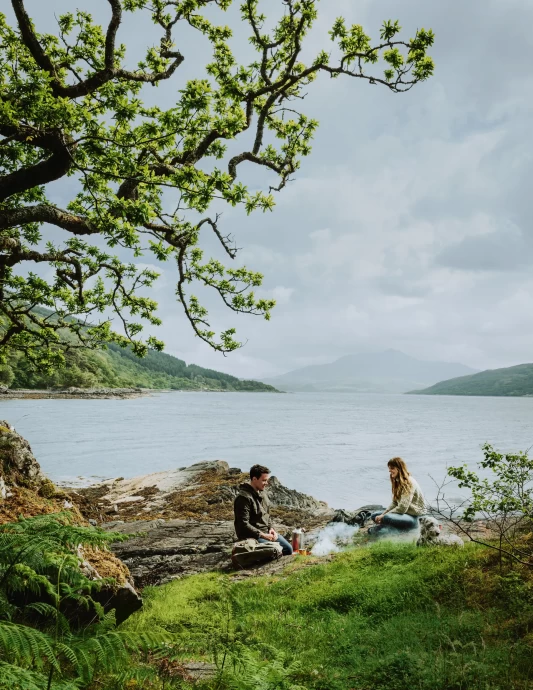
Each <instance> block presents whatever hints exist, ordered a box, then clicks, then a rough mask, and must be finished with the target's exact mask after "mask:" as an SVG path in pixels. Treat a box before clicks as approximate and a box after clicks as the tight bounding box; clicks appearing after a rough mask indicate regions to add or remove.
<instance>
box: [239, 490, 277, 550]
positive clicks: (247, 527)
mask: <svg viewBox="0 0 533 690" xmlns="http://www.w3.org/2000/svg"><path fill="white" fill-rule="evenodd" d="M269 507H270V506H269V502H268V498H267V496H266V495H265V492H264V491H261V492H259V491H256V490H255V489H254V488H253V486H252V485H251V484H241V485H240V486H239V493H238V494H237V497H236V498H235V502H234V503H233V510H234V512H235V532H236V533H237V539H249V538H250V537H251V538H252V539H259V535H260V533H261V532H263V533H264V534H266V533H267V532H268V530H269V529H270V528H271V527H272V520H271V519H270V515H269V513H268V511H269Z"/></svg>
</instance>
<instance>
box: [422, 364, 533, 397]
mask: <svg viewBox="0 0 533 690" xmlns="http://www.w3.org/2000/svg"><path fill="white" fill-rule="evenodd" d="M410 392H411V393H413V394H416V395H508V396H533V364H518V365H517V366H515V367H506V368H504V369H487V371H480V372H479V373H478V374H473V375H472V376H461V377H459V378H454V379H451V380H449V381H440V382H439V383H436V384H435V385H434V386H431V387H430V388H425V389H423V390H413V391H410Z"/></svg>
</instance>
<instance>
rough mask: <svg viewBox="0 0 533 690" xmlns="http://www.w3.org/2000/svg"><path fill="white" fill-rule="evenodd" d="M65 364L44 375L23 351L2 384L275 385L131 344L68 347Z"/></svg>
mask: <svg viewBox="0 0 533 690" xmlns="http://www.w3.org/2000/svg"><path fill="white" fill-rule="evenodd" d="M65 359H66V364H65V366H62V367H61V368H60V369H57V370H55V371H53V372H52V373H49V374H47V373H46V372H42V371H36V370H35V368H34V367H33V366H32V365H31V363H30V362H29V361H28V360H27V359H26V358H24V357H22V356H15V357H12V359H11V364H10V365H9V366H5V367H3V369H0V383H4V384H8V385H11V387H12V388H68V387H69V386H77V387H81V388H102V387H104V388H128V387H140V388H170V389H173V390H220V391H267V392H276V389H275V388H274V387H273V386H269V385H267V384H265V383H260V382H259V381H241V380H240V379H238V378H236V377H235V376H231V375H230V374H223V373H222V372H220V371H214V370H213V369H204V368H203V367H198V366H196V365H195V364H186V363H185V362H184V361H183V360H181V359H177V358H176V357H172V355H167V354H165V353H163V352H157V351H155V350H149V351H148V354H147V355H146V356H145V357H143V358H142V359H140V358H139V357H137V356H136V355H135V354H134V352H133V351H132V350H131V349H128V348H127V349H123V348H121V347H118V346H117V345H114V344H110V345H109V349H107V350H104V351H92V350H70V351H69V352H67V353H66V354H65Z"/></svg>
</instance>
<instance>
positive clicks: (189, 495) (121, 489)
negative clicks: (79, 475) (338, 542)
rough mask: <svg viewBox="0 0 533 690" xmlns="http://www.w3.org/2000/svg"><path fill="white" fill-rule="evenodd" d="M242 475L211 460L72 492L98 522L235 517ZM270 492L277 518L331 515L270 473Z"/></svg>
mask: <svg viewBox="0 0 533 690" xmlns="http://www.w3.org/2000/svg"><path fill="white" fill-rule="evenodd" d="M244 481H247V475H245V474H244V473H243V472H241V470H240V469H238V468H235V467H229V465H228V463H227V462H224V461H222V460H213V461H210V462H199V463H196V464H194V465H191V466H190V467H180V468H179V469H175V470H168V471H166V472H155V473H153V474H147V475H144V476H141V477H134V478H133V479H124V478H122V477H120V478H118V479H115V480H111V481H107V482H103V483H101V484H95V485H93V486H90V487H87V488H85V489H69V493H70V495H71V496H72V499H73V500H74V501H75V502H76V503H77V505H78V507H79V509H80V511H81V512H82V513H83V514H84V515H85V516H86V517H87V518H91V519H93V520H96V521H97V522H98V523H106V522H109V521H116V520H123V521H125V522H128V521H137V520H144V519H147V518H149V519H158V518H160V519H164V520H173V519H180V520H195V521H198V522H213V521H220V520H229V521H232V520H233V500H234V498H235V496H236V495H237V492H238V486H239V484H241V483H242V482H244ZM268 495H269V498H270V502H271V505H272V516H273V518H274V519H276V520H277V521H278V522H280V523H283V524H287V525H299V526H305V527H311V526H315V525H318V524H324V523H325V522H327V520H328V519H329V518H330V516H331V515H333V511H332V510H331V509H330V508H329V506H328V505H327V504H326V503H324V502H322V501H318V500H316V499H315V498H313V497H312V496H308V495H307V494H303V493H301V492H299V491H294V490H293V489H288V488H287V487H285V486H283V484H281V482H279V481H278V479H277V478H276V477H271V479H270V484H269V489H268Z"/></svg>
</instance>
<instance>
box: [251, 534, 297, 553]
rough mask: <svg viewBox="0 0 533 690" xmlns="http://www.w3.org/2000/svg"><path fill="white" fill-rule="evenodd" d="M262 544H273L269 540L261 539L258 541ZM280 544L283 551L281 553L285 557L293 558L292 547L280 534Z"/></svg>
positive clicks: (278, 540) (278, 539)
mask: <svg viewBox="0 0 533 690" xmlns="http://www.w3.org/2000/svg"><path fill="white" fill-rule="evenodd" d="M257 541H258V542H259V543H260V544H271V543H272V542H270V541H269V540H268V539H263V538H261V537H260V538H259V539H258V540H257ZM276 541H277V542H278V544H281V548H282V549H283V551H282V552H281V553H282V555H283V556H292V546H291V545H290V544H289V542H288V541H287V540H286V539H285V537H282V536H281V534H278V538H277V539H276Z"/></svg>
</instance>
